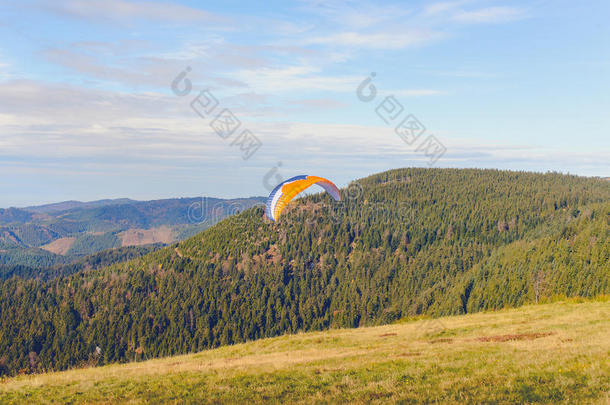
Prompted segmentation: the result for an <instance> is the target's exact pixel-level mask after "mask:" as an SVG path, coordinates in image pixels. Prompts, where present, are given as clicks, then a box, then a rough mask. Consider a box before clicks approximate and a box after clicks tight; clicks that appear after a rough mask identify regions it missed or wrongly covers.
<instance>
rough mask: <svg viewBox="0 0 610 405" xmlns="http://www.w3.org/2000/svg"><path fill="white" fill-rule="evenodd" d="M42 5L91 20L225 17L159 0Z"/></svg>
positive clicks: (215, 19)
mask: <svg viewBox="0 0 610 405" xmlns="http://www.w3.org/2000/svg"><path fill="white" fill-rule="evenodd" d="M40 6H42V7H44V8H47V9H49V10H51V11H54V12H56V13H59V14H63V15H68V16H72V17H77V18H83V19H87V20H112V21H117V22H130V21H133V20H138V19H143V20H154V21H167V22H203V21H206V22H218V21H220V20H221V18H220V17H219V16H217V15H214V14H212V13H209V12H206V11H203V10H200V9H197V8H192V7H187V6H183V5H180V4H174V3H169V2H158V1H127V0H63V1H53V2H43V3H41V4H40Z"/></svg>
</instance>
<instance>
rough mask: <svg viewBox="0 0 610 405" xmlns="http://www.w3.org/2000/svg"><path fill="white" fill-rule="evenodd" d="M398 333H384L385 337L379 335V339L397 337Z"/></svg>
mask: <svg viewBox="0 0 610 405" xmlns="http://www.w3.org/2000/svg"><path fill="white" fill-rule="evenodd" d="M396 335H398V333H384V334H383V335H379V337H388V336H396Z"/></svg>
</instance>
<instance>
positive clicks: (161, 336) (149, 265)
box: [0, 169, 610, 374]
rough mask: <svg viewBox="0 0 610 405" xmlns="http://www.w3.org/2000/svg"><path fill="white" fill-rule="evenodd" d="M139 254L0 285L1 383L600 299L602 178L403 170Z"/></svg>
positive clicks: (603, 290) (605, 257) (605, 208)
mask: <svg viewBox="0 0 610 405" xmlns="http://www.w3.org/2000/svg"><path fill="white" fill-rule="evenodd" d="M342 193H343V201H342V202H341V203H335V202H334V201H332V200H331V199H330V198H329V197H328V196H327V195H325V194H318V195H313V196H309V197H306V198H303V199H301V200H298V201H297V202H296V203H295V204H293V205H292V206H291V207H289V208H288V209H286V210H285V211H284V213H283V215H282V217H281V218H280V220H279V222H278V223H271V222H269V221H268V220H266V219H265V218H264V215H263V209H261V208H253V209H250V210H247V211H246V212H243V213H241V214H239V215H236V216H233V217H231V218H229V219H226V220H224V221H222V222H220V223H219V224H217V225H215V226H214V227H212V228H210V229H208V230H206V231H204V232H202V233H200V234H198V235H196V236H194V237H192V238H190V239H188V240H185V241H183V242H180V243H178V244H175V245H172V246H170V247H167V248H165V249H162V250H159V251H157V252H153V253H150V254H148V255H146V256H144V257H142V258H140V259H136V260H133V261H130V262H126V263H121V264H117V265H112V266H110V267H106V268H102V269H99V270H92V271H91V270H90V271H87V272H79V273H76V274H73V275H71V276H67V277H59V278H56V279H54V280H50V281H43V280H24V279H21V278H16V277H14V278H11V279H9V280H6V281H4V282H3V283H2V284H1V285H0V353H2V358H0V367H1V368H2V372H3V373H8V374H14V373H17V372H19V371H22V372H35V371H41V370H47V369H62V368H66V367H69V366H73V365H79V364H85V363H86V364H103V363H108V362H117V361H129V360H134V359H135V360H138V359H141V358H143V357H146V358H151V357H156V356H161V355H170V354H175V353H186V352H192V351H197V350H201V349H204V348H208V347H214V346H218V345H223V344H230V343H233V342H239V341H245V340H250V339H256V338H260V337H263V336H274V335H278V334H282V333H286V332H295V331H298V330H313V329H324V328H328V327H345V326H347V327H351V326H360V325H372V324H380V323H386V322H392V321H394V320H396V319H399V318H401V317H405V316H410V315H416V314H422V313H430V314H434V315H438V314H457V313H464V312H474V311H478V310H481V309H490V308H500V307H503V306H517V305H521V304H524V303H531V302H536V301H544V300H547V299H548V298H549V297H551V296H555V295H566V296H578V295H580V296H594V295H597V294H607V293H609V292H610V286H609V280H608V278H609V274H610V265H609V262H610V257H609V256H610V243H609V235H608V234H609V232H610V231H609V229H610V224H609V221H610V183H608V182H607V181H604V180H601V179H592V178H583V177H576V176H567V175H561V174H556V173H549V174H534V173H524V172H506V171H497V170H458V169H400V170H392V171H389V172H385V173H380V174H377V175H374V176H370V177H367V178H365V179H362V180H359V181H357V182H354V183H352V184H351V185H350V187H348V188H347V189H344V190H342Z"/></svg>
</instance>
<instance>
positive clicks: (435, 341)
mask: <svg viewBox="0 0 610 405" xmlns="http://www.w3.org/2000/svg"><path fill="white" fill-rule="evenodd" d="M428 343H453V339H451V338H438V339H432V340H429V341H428Z"/></svg>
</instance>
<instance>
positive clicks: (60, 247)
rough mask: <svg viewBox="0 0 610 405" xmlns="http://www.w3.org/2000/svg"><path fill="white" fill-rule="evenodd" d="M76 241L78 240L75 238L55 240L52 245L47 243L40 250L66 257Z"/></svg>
mask: <svg viewBox="0 0 610 405" xmlns="http://www.w3.org/2000/svg"><path fill="white" fill-rule="evenodd" d="M75 240H76V238H73V237H67V238H60V239H56V240H54V241H53V242H51V243H47V244H46V245H44V246H41V247H40V248H41V249H44V250H46V251H48V252H51V253H55V254H58V255H65V254H66V253H67V252H68V250H70V248H71V247H72V244H74V241H75Z"/></svg>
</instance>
